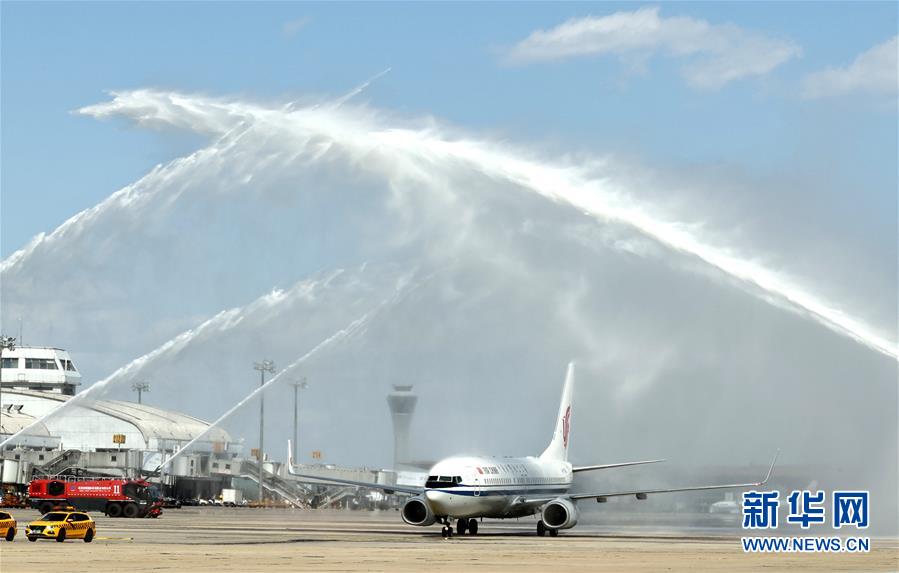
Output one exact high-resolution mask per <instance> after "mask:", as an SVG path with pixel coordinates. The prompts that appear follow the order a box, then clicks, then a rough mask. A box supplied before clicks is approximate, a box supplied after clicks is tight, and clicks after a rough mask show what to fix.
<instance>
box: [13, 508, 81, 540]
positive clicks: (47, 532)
mask: <svg viewBox="0 0 899 573" xmlns="http://www.w3.org/2000/svg"><path fill="white" fill-rule="evenodd" d="M96 535H97V524H96V523H94V520H93V519H91V516H89V515H88V514H86V513H84V512H83V511H51V512H49V513H46V514H44V515H43V516H42V517H41V518H40V519H38V520H37V521H32V522H31V523H29V524H28V526H27V527H25V537H27V538H28V541H37V540H38V539H55V540H56V541H58V542H60V543H62V542H63V541H65V540H66V539H83V540H84V542H85V543H90V542H91V541H93V540H94V537H95V536H96Z"/></svg>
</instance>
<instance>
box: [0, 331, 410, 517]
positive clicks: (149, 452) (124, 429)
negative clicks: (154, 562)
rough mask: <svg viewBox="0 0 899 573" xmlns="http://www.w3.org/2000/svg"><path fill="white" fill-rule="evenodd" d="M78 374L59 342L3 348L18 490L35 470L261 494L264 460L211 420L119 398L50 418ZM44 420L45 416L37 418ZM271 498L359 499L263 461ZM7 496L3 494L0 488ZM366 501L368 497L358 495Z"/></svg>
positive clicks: (185, 493)
mask: <svg viewBox="0 0 899 573" xmlns="http://www.w3.org/2000/svg"><path fill="white" fill-rule="evenodd" d="M80 386H81V374H80V373H79V372H78V369H77V367H76V365H75V363H73V361H72V358H71V357H70V356H69V353H68V352H66V351H65V350H62V349H59V348H47V347H35V346H19V347H17V348H15V349H14V350H5V349H4V351H3V357H2V368H0V389H2V392H0V442H2V441H4V440H6V439H7V438H9V437H10V436H12V435H15V434H16V433H18V432H19V431H21V430H23V429H25V428H28V430H27V432H26V433H25V434H23V435H21V436H18V437H17V438H16V440H15V441H14V442H13V443H11V444H8V445H6V446H4V447H2V448H0V487H2V488H3V489H4V490H7V491H12V490H18V491H22V490H23V489H24V487H25V486H26V485H27V484H28V482H29V481H30V480H31V479H33V478H34V477H39V476H57V475H76V476H77V475H91V476H115V477H132V478H136V477H144V478H145V479H149V480H150V481H152V482H155V483H158V484H159V485H161V486H163V488H162V489H163V490H164V491H165V492H166V494H167V495H170V496H172V497H175V498H183V499H196V498H202V499H210V498H215V497H217V496H219V495H220V494H221V492H222V490H223V489H232V488H236V489H240V490H242V491H243V492H244V495H245V496H246V497H247V498H248V499H252V498H254V497H255V496H256V495H258V493H256V492H258V480H259V477H258V476H259V463H260V461H259V460H257V459H255V458H248V457H244V451H243V440H242V439H234V438H232V437H231V436H230V435H229V434H228V433H227V432H226V431H225V430H222V429H221V428H215V427H214V428H211V429H210V427H209V426H210V424H209V423H208V422H205V421H203V420H200V419H198V418H195V417H193V416H190V415H188V414H184V413H180V412H175V411H172V410H166V409H162V408H157V407H154V406H148V405H146V404H140V403H135V402H126V401H121V400H92V401H84V402H83V403H79V404H78V405H77V406H71V407H69V408H68V409H67V410H66V411H65V412H64V413H62V414H60V415H57V416H49V417H47V418H46V419H42V418H43V417H44V416H46V415H47V414H49V413H50V412H52V411H53V410H55V409H56V408H58V407H60V406H61V405H63V404H64V403H65V402H67V401H68V400H71V399H72V398H73V396H74V395H75V394H76V393H77V392H78V390H79V387H80ZM410 390H411V387H397V388H395V389H394V392H393V393H391V394H390V396H389V398H388V402H389V404H390V409H391V413H392V414H393V420H394V424H395V427H394V429H395V438H396V440H395V446H396V451H395V453H396V454H397V457H398V458H399V460H398V461H399V462H400V463H402V462H403V461H405V460H404V458H406V457H407V452H408V432H409V423H410V421H411V417H412V410H413V409H414V405H415V397H414V395H412V394H411V392H410ZM38 420H41V421H40V423H37V421H38ZM204 432H205V433H206V434H205V435H204V437H203V439H201V440H199V441H198V442H197V443H195V444H193V445H192V446H191V449H190V451H189V452H185V453H184V454H181V455H179V456H178V457H176V458H175V459H174V461H172V462H171V463H170V464H169V465H167V466H166V468H165V470H164V471H159V468H160V466H161V464H162V463H163V462H165V461H166V460H168V458H169V457H171V456H173V455H174V454H175V453H176V452H178V451H179V450H180V449H181V448H182V447H184V445H185V444H187V443H188V442H189V441H191V440H193V439H194V438H195V437H197V436H198V435H200V434H202V433H204ZM262 464H263V474H264V477H263V480H264V489H265V492H266V497H267V498H269V499H274V500H280V501H281V502H285V503H288V504H290V505H294V506H299V507H309V506H316V505H328V506H333V505H335V504H339V503H343V504H344V505H350V504H357V505H358V504H359V502H360V499H361V498H359V497H358V496H359V495H360V494H359V492H357V491H356V490H355V488H334V487H332V486H323V485H321V484H314V483H308V480H307V481H306V482H299V481H297V478H294V477H293V476H290V475H289V473H288V472H287V468H286V467H285V466H284V465H283V464H281V463H278V462H276V461H272V460H268V459H263V460H262ZM302 473H306V474H310V475H316V476H318V475H320V476H321V477H322V479H327V478H328V477H339V478H342V479H353V480H357V481H369V482H377V483H391V484H395V483H397V482H398V480H399V481H400V482H405V481H407V480H410V479H411V480H416V479H417V476H411V477H410V476H409V475H407V474H409V472H399V473H397V472H395V471H391V470H376V469H368V468H341V467H337V466H333V465H330V464H328V465H323V464H314V465H307V466H303V467H302ZM0 497H2V492H0ZM362 501H363V502H364V501H365V500H364V499H363V500H362Z"/></svg>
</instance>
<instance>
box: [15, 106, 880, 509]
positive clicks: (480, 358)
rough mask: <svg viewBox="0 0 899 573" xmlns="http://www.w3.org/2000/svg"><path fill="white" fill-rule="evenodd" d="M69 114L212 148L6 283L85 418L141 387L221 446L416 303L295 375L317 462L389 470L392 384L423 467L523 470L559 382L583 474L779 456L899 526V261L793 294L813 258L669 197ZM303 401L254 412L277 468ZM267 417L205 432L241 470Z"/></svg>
mask: <svg viewBox="0 0 899 573" xmlns="http://www.w3.org/2000/svg"><path fill="white" fill-rule="evenodd" d="M81 113H82V114H85V115H87V116H90V117H95V118H99V119H109V118H114V117H119V116H122V117H125V118H127V119H128V120H130V121H133V122H135V123H136V124H137V125H138V126H140V127H142V128H151V129H163V130H174V129H178V130H182V129H187V130H190V131H194V132H197V133H201V134H204V135H207V136H209V137H210V144H209V146H208V147H205V148H203V149H200V150H197V151H196V152H195V153H193V154H191V155H189V156H186V157H183V158H179V159H177V160H175V161H173V162H171V163H169V164H166V165H160V166H158V167H157V168H155V169H153V170H152V171H151V172H150V173H148V174H147V175H146V176H144V177H143V178H142V179H140V180H139V181H136V182H135V183H134V184H132V185H130V186H128V187H126V188H125V189H122V190H120V191H118V192H117V193H115V194H113V195H111V196H110V197H109V198H108V199H106V200H105V201H104V202H103V203H101V204H98V205H97V206H95V207H94V208H92V209H90V210H87V211H85V212H83V213H81V214H78V215H76V216H75V217H73V218H72V219H70V220H69V221H68V222H66V223H65V224H63V225H62V226H61V227H59V228H58V229H56V230H54V231H51V232H49V233H47V234H45V235H41V236H38V237H36V238H35V239H34V240H33V241H32V242H31V243H30V244H29V245H27V246H25V247H24V248H23V249H22V250H20V251H18V252H16V253H14V254H13V255H11V256H10V257H9V258H7V259H6V260H5V261H3V263H2V270H0V273H2V274H0V277H2V279H3V292H2V303H3V304H2V307H3V315H2V321H3V326H4V329H5V330H10V328H9V327H10V326H11V325H12V324H13V323H14V321H16V320H17V319H18V317H20V316H24V317H27V318H26V320H25V322H26V325H27V333H26V343H34V344H42V345H43V344H47V345H56V346H61V347H63V348H66V349H68V350H70V352H71V353H72V355H73V359H74V360H75V361H76V364H77V365H79V367H80V369H81V371H82V373H83V374H84V376H85V386H87V385H89V384H90V383H91V382H93V381H94V380H102V381H104V382H103V386H102V392H97V394H98V396H95V397H99V395H102V396H103V397H115V398H120V399H129V395H130V391H129V387H130V383H131V382H132V381H134V380H137V379H148V380H150V381H151V384H152V389H151V392H150V394H149V395H148V397H147V401H148V402H149V403H152V404H155V405H159V406H163V407H169V408H173V409H177V410H180V411H184V412H186V413H189V414H191V415H195V416H198V417H201V418H204V419H207V420H214V419H216V418H218V417H219V416H220V415H221V414H222V413H224V412H226V411H227V410H228V409H229V408H230V407H232V406H233V405H234V404H236V403H237V402H238V401H239V400H241V399H243V398H244V397H245V396H246V395H248V394H249V393H250V392H251V391H252V390H253V389H254V388H255V387H256V386H258V384H259V380H258V373H257V372H255V371H253V370H252V363H253V361H258V360H262V359H272V360H274V361H275V363H276V367H278V368H283V367H285V366H287V365H288V364H291V363H293V362H295V361H296V360H297V359H298V358H299V357H301V356H303V355H304V354H306V353H307V352H309V350H310V349H312V348H315V347H316V345H317V344H319V343H320V342H321V341H322V340H326V339H328V337H329V336H331V335H332V334H333V333H334V332H337V331H338V330H339V329H341V328H343V327H345V326H346V325H347V324H348V323H351V322H352V321H353V320H355V319H357V318H358V317H360V316H363V315H365V313H366V312H368V311H369V310H370V309H372V308H375V307H377V305H379V304H380V303H381V302H382V301H384V300H385V299H387V298H389V297H390V296H391V295H392V294H394V293H395V292H396V290H397V285H398V284H405V282H406V281H408V280H410V279H409V277H410V276H417V277H423V276H428V277H429V278H428V280H426V281H423V282H422V284H420V285H418V286H416V288H414V289H412V290H411V291H410V292H409V293H408V294H407V295H406V296H404V297H402V298H400V299H398V300H395V301H394V302H392V303H391V304H390V305H389V307H385V308H383V309H382V310H381V311H379V312H378V313H377V314H376V315H375V316H373V317H372V318H371V319H370V320H368V321H367V322H366V324H365V326H364V328H362V329H361V330H360V331H359V332H357V333H356V334H355V335H354V336H352V337H348V338H346V339H344V340H341V341H339V342H337V343H335V344H332V345H329V346H328V347H327V348H326V349H324V350H323V351H322V352H320V353H317V354H315V355H314V356H312V357H310V358H309V359H308V360H305V361H304V362H303V363H302V365H300V366H298V367H297V368H295V369H294V370H292V371H291V372H289V373H285V375H284V376H283V379H284V380H285V381H288V380H293V379H299V378H303V377H305V378H307V379H308V381H309V383H310V387H309V389H308V390H304V391H303V393H302V405H301V427H300V436H301V438H300V441H301V451H303V452H305V457H308V452H309V451H311V450H313V449H315V450H321V451H323V452H324V453H325V460H326V461H328V462H332V463H340V464H345V465H368V466H372V467H388V466H390V464H391V463H392V451H391V444H392V438H391V429H390V421H389V416H388V415H387V406H386V402H385V395H386V393H387V391H388V390H389V388H390V385H391V384H414V386H415V391H416V392H417V393H418V394H419V396H420V399H419V405H418V409H417V412H416V417H415V421H414V430H415V437H414V439H413V452H414V454H415V455H416V457H417V458H419V459H432V460H433V459H437V458H440V457H442V456H446V455H451V454H457V453H500V452H501V453H503V454H509V455H518V454H523V455H524V454H536V453H539V451H540V450H542V448H543V447H544V446H545V444H546V442H547V441H548V439H549V436H550V433H551V431H552V426H553V419H554V414H555V410H556V408H557V405H558V394H559V391H560V388H561V384H562V378H563V375H564V370H565V365H566V364H567V362H568V361H569V360H576V361H577V362H578V386H577V388H576V398H575V408H574V416H573V433H572V436H573V437H572V440H573V442H572V444H573V445H572V448H573V450H572V455H573V457H574V461H575V462H576V463H603V462H614V461H622V460H628V459H645V458H654V457H665V458H669V459H674V460H677V462H678V463H681V464H686V467H691V465H692V466H693V467H704V466H708V465H727V464H731V465H746V464H757V465H764V464H766V463H767V462H768V461H769V460H770V458H771V456H772V455H773V453H774V451H775V450H776V449H778V448H780V449H782V450H783V453H782V455H781V459H782V463H783V464H786V465H788V466H792V467H808V468H812V469H814V471H817V472H818V473H827V474H828V475H838V476H840V480H841V481H840V483H841V484H842V485H843V486H845V487H853V488H864V489H870V490H871V491H872V495H873V496H874V499H875V500H877V501H876V507H888V508H894V509H895V508H896V506H897V501H896V491H897V468H896V463H897V462H896V452H897V431H896V428H897V409H896V408H897V385H896V379H897V376H896V374H897V372H896V368H897V363H896V359H895V356H896V343H895V338H896V325H895V320H894V317H895V316H896V315H897V312H896V301H895V292H896V285H895V277H896V275H895V264H894V263H895V261H896V257H895V244H893V245H891V246H890V247H889V249H888V252H892V253H893V254H892V256H891V258H890V259H889V260H890V261H892V262H893V267H892V272H890V271H891V269H890V268H878V269H870V270H869V269H867V268H860V267H861V266H858V267H856V266H853V264H852V263H847V264H846V267H845V268H844V267H841V268H831V266H829V265H828V264H827V260H826V258H825V260H824V261H823V262H822V261H818V262H817V263H809V262H807V261H802V263H801V264H798V263H797V264H796V265H791V264H789V263H791V262H792V261H793V260H796V259H798V258H799V257H798V255H799V254H803V255H805V256H806V257H809V258H815V255H813V251H812V250H811V247H810V246H809V248H808V249H806V250H804V251H803V250H802V248H801V245H797V244H795V243H794V244H791V245H790V248H791V249H793V252H790V254H789V255H787V254H786V252H787V251H786V250H785V251H784V252H782V253H778V252H774V251H771V250H764V249H763V248H762V245H764V246H765V247H766V248H767V249H771V248H773V247H774V246H775V245H776V244H777V241H774V240H771V238H770V236H769V237H767V239H766V238H765V237H763V236H761V234H760V233H759V234H758V235H756V234H755V233H754V231H753V229H754V227H753V225H754V224H756V223H755V221H754V219H759V220H761V219H765V213H764V212H763V211H757V212H749V214H748V215H745V217H746V218H747V219H748V221H746V224H745V226H743V227H741V228H739V229H731V228H730V227H729V223H730V221H729V220H728V215H727V213H726V212H725V213H722V212H721V209H719V208H717V206H716V205H714V204H712V203H709V202H702V201H697V200H696V199H697V197H698V196H699V195H698V194H691V192H690V191H685V190H684V188H685V187H688V186H689V184H690V183H691V182H690V181H689V179H685V178H684V177H683V176H678V177H677V178H675V177H671V178H668V180H669V181H673V180H676V181H677V184H676V185H674V184H672V183H670V182H668V183H666V178H665V177H664V173H660V172H658V171H655V170H651V169H648V168H645V167H641V166H639V165H634V164H631V163H626V162H623V161H622V160H621V159H620V158H617V157H615V156H614V155H606V156H602V157H584V156H581V155H578V156H574V155H570V156H553V157H547V156H546V155H545V154H541V153H540V152H539V151H537V150H534V149H524V148H518V147H513V146H510V145H507V144H500V143H496V142H493V141H489V140H486V139H483V138H478V137H476V136H473V135H470V134H465V133H463V132H462V131H461V130H459V129H456V128H452V127H450V126H446V125H444V124H442V123H441V122H439V121H438V120H436V119H433V118H404V117H398V116H396V115H395V114H392V113H390V112H387V111H383V110H374V109H371V108H368V107H365V106H351V105H342V106H340V107H339V108H337V107H335V106H333V105H331V106H329V105H327V102H323V103H322V104H320V105H318V106H312V107H303V108H293V107H285V106H283V105H263V104H258V103H253V102H244V101H238V100H226V99H217V98H211V97H205V96H189V95H183V94H175V93H166V92H158V91H148V90H139V91H133V92H123V93H118V94H114V96H113V99H112V100H111V101H109V102H106V103H101V104H97V105H95V106H90V107H88V108H85V109H83V110H81ZM705 184H710V183H709V182H708V180H706V181H705ZM732 185H733V187H735V188H736V187H739V184H737V183H732ZM647 187H650V188H649V189H647ZM677 199H680V205H677V203H678V201H677ZM703 206H705V208H706V209H707V210H708V212H703V211H702V207H703ZM687 207H689V209H688V208H687ZM697 207H698V208H697ZM688 213H689V215H690V216H687V214H688ZM718 216H720V218H717V219H716V217H718ZM796 224H797V225H801V223H800V222H797V223H796ZM761 227H764V225H760V224H759V225H758V227H757V228H761ZM790 230H791V229H790V228H781V229H779V230H778V231H779V234H778V236H788V235H789V234H790ZM822 236H823V233H822ZM756 237H757V238H758V240H757V241H756V240H754V239H756ZM785 240H787V239H785ZM813 243H814V241H809V245H811V244H813ZM823 256H825V255H822V254H818V255H817V257H823ZM866 256H870V255H868V254H866ZM846 258H847V259H849V258H851V257H849V256H846ZM846 269H849V270H848V272H851V274H852V276H853V277H855V280H854V281H849V282H850V284H846V281H845V277H844V276H843V275H844V273H845V272H847V270H846ZM853 282H854V283H858V286H857V290H854V288H855V287H853V285H852V284H851V283H853ZM832 285H837V286H832ZM273 289H274V290H273ZM837 295H839V296H840V298H835V297H836V296H837ZM850 309H851V310H850ZM154 349H155V350H154ZM160 349H161V350H160ZM157 350H158V352H157ZM154 352H155V354H154ZM147 356H152V359H147V358H146V357H147ZM123 365H125V366H124V367H123ZM292 396H293V394H292V389H291V388H290V387H289V386H288V385H287V384H284V385H273V386H272V387H271V388H270V389H268V390H267V391H266V392H265V399H266V400H267V402H266V412H267V413H268V416H269V417H268V419H267V421H266V424H267V426H266V428H267V430H266V444H265V446H266V451H267V452H268V453H269V455H270V456H273V457H275V458H283V457H284V454H283V450H284V449H285V448H286V440H287V439H288V438H289V437H291V433H292V430H291V425H290V424H291V421H292V418H291V413H292V407H293V402H292ZM254 403H255V402H251V404H254ZM255 412H256V410H255V408H253V407H252V406H251V405H248V408H246V411H238V412H235V414H234V415H233V416H231V417H229V419H228V420H226V421H225V422H224V423H223V426H224V427H225V428H226V429H227V430H228V431H229V432H230V433H231V434H232V435H233V436H235V437H243V438H246V439H247V440H248V441H250V442H251V443H253V440H254V439H255V437H256V435H257V434H256V432H257V425H258V420H257V419H256V418H255V417H254V414H255ZM820 468H824V469H820ZM655 470H656V468H653V469H652V471H650V470H649V469H646V470H641V471H644V472H646V475H647V476H648V478H647V479H650V480H652V479H654V478H655V479H658V480H660V481H664V480H666V479H669V478H670V479H674V478H675V477H677V476H676V475H675V476H672V475H671V474H670V473H666V472H665V470H661V471H658V472H656V471H655ZM810 471H811V470H810ZM696 477H697V478H700V477H702V476H701V474H699V475H697V476H696ZM749 477H750V478H755V476H754V475H753V476H749ZM609 479H610V480H614V479H615V477H614V476H610V478H609ZM662 485H664V484H662ZM802 485H804V484H796V486H797V487H800V486H802ZM881 511H882V510H881ZM895 517H896V515H895V514H893V515H892V516H889V515H881V516H880V517H879V519H878V518H876V517H875V519H878V522H879V523H880V524H887V525H886V526H887V527H890V526H892V527H895V522H896V519H895Z"/></svg>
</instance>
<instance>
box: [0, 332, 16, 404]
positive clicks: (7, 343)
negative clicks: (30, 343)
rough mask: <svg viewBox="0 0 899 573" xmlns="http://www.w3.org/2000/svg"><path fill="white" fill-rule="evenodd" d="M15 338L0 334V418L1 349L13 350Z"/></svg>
mask: <svg viewBox="0 0 899 573" xmlns="http://www.w3.org/2000/svg"><path fill="white" fill-rule="evenodd" d="M15 349H16V339H15V338H14V337H12V336H0V418H2V417H3V374H2V368H3V351H4V350H15Z"/></svg>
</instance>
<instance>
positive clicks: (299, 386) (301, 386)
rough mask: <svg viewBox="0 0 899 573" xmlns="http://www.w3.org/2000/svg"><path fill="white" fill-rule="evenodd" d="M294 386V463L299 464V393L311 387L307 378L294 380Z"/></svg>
mask: <svg viewBox="0 0 899 573" xmlns="http://www.w3.org/2000/svg"><path fill="white" fill-rule="evenodd" d="M291 385H292V386H293V459H294V463H299V459H300V458H299V456H298V455H297V449H298V448H299V446H298V445H297V444H299V443H300V434H299V418H300V407H299V392H300V390H305V389H306V388H308V387H309V383H308V382H307V381H306V378H305V377H303V379H302V380H293V381H292V382H291Z"/></svg>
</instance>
